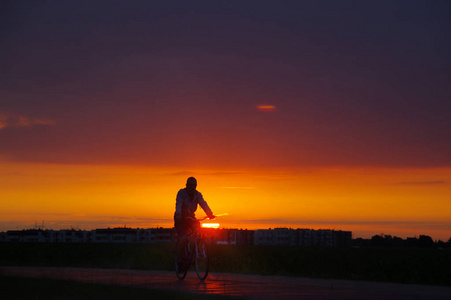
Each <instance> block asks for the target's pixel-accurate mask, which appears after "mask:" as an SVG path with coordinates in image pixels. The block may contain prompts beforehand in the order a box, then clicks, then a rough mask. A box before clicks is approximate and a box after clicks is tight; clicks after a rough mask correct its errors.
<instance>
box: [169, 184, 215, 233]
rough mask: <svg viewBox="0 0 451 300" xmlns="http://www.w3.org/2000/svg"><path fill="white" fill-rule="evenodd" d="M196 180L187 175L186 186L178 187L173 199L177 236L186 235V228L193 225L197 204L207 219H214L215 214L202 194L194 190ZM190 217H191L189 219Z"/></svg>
mask: <svg viewBox="0 0 451 300" xmlns="http://www.w3.org/2000/svg"><path fill="white" fill-rule="evenodd" d="M196 187H197V180H196V178H194V177H189V178H188V180H187V181H186V188H184V189H180V190H179V191H178V193H177V198H176V200H175V213H174V225H175V229H176V231H177V235H178V238H183V237H185V236H186V233H187V230H188V228H190V226H193V225H195V224H194V223H193V222H195V221H194V220H193V219H195V212H196V210H197V205H198V204H199V205H200V207H202V209H203V210H204V211H205V213H206V214H207V216H208V218H209V219H214V218H215V215H214V214H213V212H212V211H211V209H210V207H209V206H208V204H207V202H206V201H205V200H204V198H203V197H202V194H201V193H200V192H199V191H197V190H196ZM190 218H192V219H190Z"/></svg>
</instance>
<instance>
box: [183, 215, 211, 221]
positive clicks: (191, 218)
mask: <svg viewBox="0 0 451 300" xmlns="http://www.w3.org/2000/svg"><path fill="white" fill-rule="evenodd" d="M185 219H190V220H193V221H199V222H200V221H203V220H205V219H208V216H205V217H203V218H201V219H197V218H193V217H185Z"/></svg>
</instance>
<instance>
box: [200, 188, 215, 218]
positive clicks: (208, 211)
mask: <svg viewBox="0 0 451 300" xmlns="http://www.w3.org/2000/svg"><path fill="white" fill-rule="evenodd" d="M197 198H198V203H199V205H200V207H202V209H203V210H204V212H205V213H206V214H207V216H208V217H209V218H210V219H214V218H215V216H214V215H213V212H212V211H211V209H210V207H209V206H208V203H207V201H205V200H204V197H203V196H202V194H201V193H199V194H198V197H197Z"/></svg>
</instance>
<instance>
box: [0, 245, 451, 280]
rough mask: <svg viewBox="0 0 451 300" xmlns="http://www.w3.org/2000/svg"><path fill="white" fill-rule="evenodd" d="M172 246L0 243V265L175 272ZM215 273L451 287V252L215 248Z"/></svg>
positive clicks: (370, 249)
mask: <svg viewBox="0 0 451 300" xmlns="http://www.w3.org/2000/svg"><path fill="white" fill-rule="evenodd" d="M173 247H174V245H173V244H89V243H87V244H69V243H65V244H45V243H28V244H26V243H17V244H16V243H0V265H3V266H7V265H15V266H54V267H55V266H56V267H69V266H70V267H95V268H127V269H128V268H129V269H144V270H145V269H149V270H173V265H174V263H173V261H174V256H173V255H174V254H173ZM210 253H211V271H212V272H230V273H247V274H261V275H287V276H303V277H317V278H336V279H352V280H369V281H382V282H398V283H412V284H430V285H446V286H451V251H449V250H438V249H420V248H392V247H385V248H376V247H368V248H316V247H288V246H287V247H284V246H234V245H211V246H210Z"/></svg>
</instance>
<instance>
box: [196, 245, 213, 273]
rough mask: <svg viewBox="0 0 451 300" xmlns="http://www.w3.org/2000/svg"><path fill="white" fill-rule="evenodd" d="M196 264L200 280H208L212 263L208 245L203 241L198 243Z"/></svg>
mask: <svg viewBox="0 0 451 300" xmlns="http://www.w3.org/2000/svg"><path fill="white" fill-rule="evenodd" d="M195 264H196V273H197V277H199V279H200V280H204V279H205V278H207V276H208V269H209V267H210V263H209V259H208V251H207V243H206V242H205V240H203V239H199V240H198V241H197V247H196V255H195Z"/></svg>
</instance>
